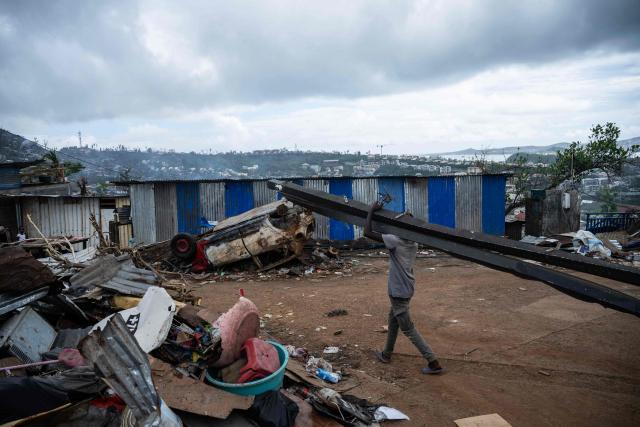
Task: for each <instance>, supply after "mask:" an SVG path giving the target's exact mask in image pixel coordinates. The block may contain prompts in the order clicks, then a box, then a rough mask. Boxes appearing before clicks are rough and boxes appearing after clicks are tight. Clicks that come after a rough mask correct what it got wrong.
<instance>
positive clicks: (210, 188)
mask: <svg viewBox="0 0 640 427" xmlns="http://www.w3.org/2000/svg"><path fill="white" fill-rule="evenodd" d="M224 186H225V184H224V182H208V183H202V184H200V216H203V217H205V218H206V219H207V220H208V221H221V220H223V219H224V218H225V216H224Z"/></svg>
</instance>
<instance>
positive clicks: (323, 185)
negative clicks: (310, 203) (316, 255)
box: [302, 179, 329, 239]
mask: <svg viewBox="0 0 640 427" xmlns="http://www.w3.org/2000/svg"><path fill="white" fill-rule="evenodd" d="M302 186H303V187H304V188H313V189H314V190H320V191H325V192H327V193H328V192H329V181H327V180H326V179H305V180H304V181H302ZM313 216H315V217H316V230H315V231H314V232H313V237H314V238H315V239H328V238H329V218H327V217H326V216H323V215H318V214H313Z"/></svg>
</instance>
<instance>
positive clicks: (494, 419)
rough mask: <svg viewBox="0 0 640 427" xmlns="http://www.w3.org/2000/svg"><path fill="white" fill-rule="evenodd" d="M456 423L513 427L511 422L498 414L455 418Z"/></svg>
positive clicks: (465, 426)
mask: <svg viewBox="0 0 640 427" xmlns="http://www.w3.org/2000/svg"><path fill="white" fill-rule="evenodd" d="M454 423H456V425H457V426H458V427H511V424H509V423H508V422H507V420H505V419H504V418H502V417H501V416H500V415H498V414H487V415H480V416H477V417H469V418H460V419H459V420H455V421H454Z"/></svg>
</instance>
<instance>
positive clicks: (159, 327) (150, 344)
mask: <svg viewBox="0 0 640 427" xmlns="http://www.w3.org/2000/svg"><path fill="white" fill-rule="evenodd" d="M175 312H176V303H175V301H173V299H171V296H169V294H168V293H167V291H166V290H164V288H160V287H157V286H152V287H150V288H149V289H147V292H145V294H144V296H143V297H142V299H141V300H140V302H139V303H138V305H137V306H135V307H133V308H128V309H126V310H122V311H120V312H119V314H120V315H122V318H123V319H124V322H125V323H126V325H127V327H128V328H129V330H130V331H131V332H132V333H133V336H134V337H135V338H136V340H137V341H138V344H140V348H142V351H144V352H145V353H149V352H150V351H151V350H153V349H155V348H158V347H160V345H161V344H162V343H163V342H164V340H165V339H166V338H167V334H168V333H169V329H170V328H171V322H172V320H173V315H174V314H175ZM115 314H116V313H114V314H112V315H111V316H114V315H115ZM111 316H108V317H106V318H104V319H102V320H101V321H100V322H98V323H97V324H96V325H95V326H94V327H93V329H92V331H94V330H96V329H102V328H104V327H105V325H106V324H107V322H108V321H109V319H110V318H111Z"/></svg>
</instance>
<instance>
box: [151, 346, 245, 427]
mask: <svg viewBox="0 0 640 427" xmlns="http://www.w3.org/2000/svg"><path fill="white" fill-rule="evenodd" d="M151 373H152V376H153V383H154V385H155V386H156V389H157V390H158V393H159V394H160V397H162V400H164V401H165V403H166V404H167V405H168V406H169V407H170V408H173V409H179V410H181V411H187V412H192V413H194V414H199V415H205V416H208V417H214V418H220V419H226V418H227V417H228V416H229V414H231V411H233V410H234V409H249V408H250V407H251V405H252V404H253V396H239V395H237V394H232V393H229V392H227V391H224V390H220V389H218V388H215V387H213V386H209V385H206V384H205V383H203V382H201V381H198V380H195V379H193V378H189V377H185V376H183V377H179V376H178V375H177V373H175V372H174V370H173V368H172V367H171V365H169V364H168V363H165V362H162V361H161V360H159V359H155V358H152V359H151Z"/></svg>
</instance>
